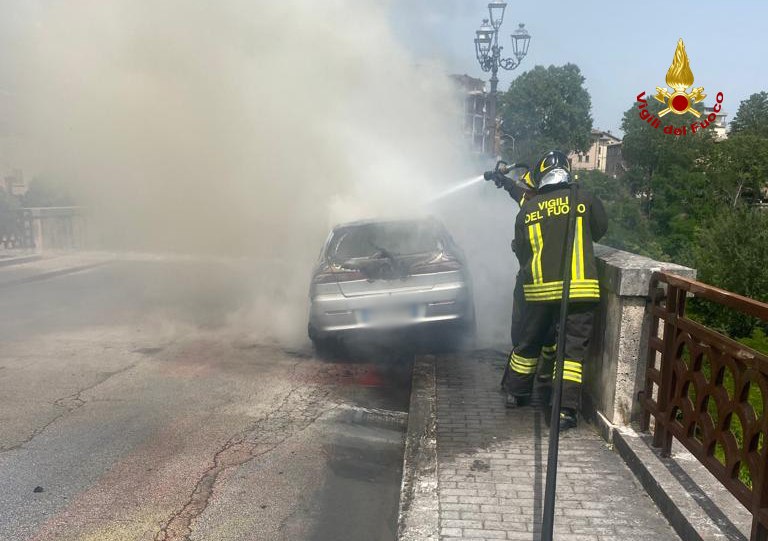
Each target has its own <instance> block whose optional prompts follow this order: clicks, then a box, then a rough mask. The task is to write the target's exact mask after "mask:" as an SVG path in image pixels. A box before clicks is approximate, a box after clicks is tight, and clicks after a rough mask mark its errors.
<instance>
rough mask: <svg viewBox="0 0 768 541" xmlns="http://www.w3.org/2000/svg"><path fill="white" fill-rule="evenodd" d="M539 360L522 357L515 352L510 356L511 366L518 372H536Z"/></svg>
mask: <svg viewBox="0 0 768 541" xmlns="http://www.w3.org/2000/svg"><path fill="white" fill-rule="evenodd" d="M538 362H539V360H538V359H532V358H529V357H521V356H520V355H517V354H516V353H514V352H513V353H512V354H511V355H510V356H509V367H510V368H511V369H512V370H514V371H515V372H517V373H518V374H535V373H536V365H537V364H538Z"/></svg>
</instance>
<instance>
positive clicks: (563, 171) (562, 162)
mask: <svg viewBox="0 0 768 541" xmlns="http://www.w3.org/2000/svg"><path fill="white" fill-rule="evenodd" d="M570 172H571V164H570V163H569V162H568V157H567V156H566V155H565V154H563V153H562V152H560V151H559V150H550V151H549V152H547V153H546V154H544V156H542V158H541V159H540V160H539V162H538V163H537V164H536V167H535V168H534V169H533V180H534V181H535V182H536V188H541V187H542V186H547V185H550V184H561V183H567V182H568V181H569V180H570Z"/></svg>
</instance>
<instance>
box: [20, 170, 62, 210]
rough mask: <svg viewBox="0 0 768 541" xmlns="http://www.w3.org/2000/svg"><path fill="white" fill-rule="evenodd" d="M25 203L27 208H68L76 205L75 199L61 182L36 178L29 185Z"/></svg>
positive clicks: (24, 198)
mask: <svg viewBox="0 0 768 541" xmlns="http://www.w3.org/2000/svg"><path fill="white" fill-rule="evenodd" d="M23 203H24V206H25V207H68V206H71V205H73V204H74V199H73V198H72V196H71V194H70V193H69V190H68V189H67V188H66V186H65V185H64V184H62V183H61V182H57V181H55V180H53V179H49V178H46V177H36V178H34V179H33V180H32V182H30V184H29V190H27V193H26V194H24V197H23Z"/></svg>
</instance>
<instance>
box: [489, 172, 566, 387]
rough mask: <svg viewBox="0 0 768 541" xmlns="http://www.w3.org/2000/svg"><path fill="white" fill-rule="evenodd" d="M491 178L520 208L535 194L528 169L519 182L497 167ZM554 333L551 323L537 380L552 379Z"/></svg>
mask: <svg viewBox="0 0 768 541" xmlns="http://www.w3.org/2000/svg"><path fill="white" fill-rule="evenodd" d="M520 167H524V168H525V169H528V166H522V165H520ZM486 178H488V177H486ZM491 178H492V179H493V181H494V183H495V184H496V187H497V188H503V189H504V190H506V191H507V193H509V196H510V197H511V198H512V199H513V200H514V201H515V202H517V204H518V205H520V207H521V208H522V206H523V204H525V201H526V199H530V198H531V197H533V196H534V195H536V187H535V185H534V182H533V179H532V176H531V172H530V171H526V172H525V174H523V176H522V177H520V182H515V181H514V180H512V179H511V178H508V177H506V176H504V174H502V173H501V172H500V171H499V168H498V167H497V169H496V171H494V172H493V177H491ZM512 251H516V250H515V240H514V239H513V240H512ZM521 270H522V267H521V268H520V270H519V271H518V273H517V278H516V279H515V289H514V293H513V299H512V325H511V327H510V337H511V339H512V344H513V345H514V344H517V343H519V341H520V332H521V328H522V323H523V319H524V318H525V297H524V296H523V280H522V277H521V272H520V271H521ZM554 335H555V328H554V325H553V326H552V327H551V329H550V331H549V337H548V338H547V340H546V345H545V346H544V347H543V348H542V351H541V361H542V366H541V368H540V369H539V376H538V377H539V381H542V382H548V381H549V380H551V379H552V368H553V367H554V363H555V336H554ZM509 370H510V367H509V363H506V364H505V366H504V375H503V376H502V378H501V388H502V390H504V389H505V388H506V382H507V378H508V377H509Z"/></svg>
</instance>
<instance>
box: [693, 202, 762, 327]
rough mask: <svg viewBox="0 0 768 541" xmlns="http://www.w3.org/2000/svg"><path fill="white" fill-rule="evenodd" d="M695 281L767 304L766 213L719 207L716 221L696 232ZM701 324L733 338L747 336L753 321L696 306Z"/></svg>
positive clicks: (704, 305)
mask: <svg viewBox="0 0 768 541" xmlns="http://www.w3.org/2000/svg"><path fill="white" fill-rule="evenodd" d="M697 241H698V242H697V246H696V266H697V268H698V271H699V279H700V280H701V281H703V282H706V283H708V284H714V285H716V286H718V287H721V288H723V289H727V290H728V291H733V292H734V293H738V294H740V295H744V296H746V297H750V298H753V299H757V300H760V301H763V302H766V301H768V265H766V261H768V260H767V259H766V255H768V212H765V211H763V210H760V209H756V208H749V207H741V208H737V209H731V208H729V207H727V206H724V207H723V210H722V212H721V213H720V215H719V216H718V219H717V220H714V221H712V222H711V223H710V224H709V227H706V228H699V230H698V232H697ZM697 304H698V306H697V311H698V312H699V313H700V314H701V315H702V316H703V317H704V319H705V321H707V323H709V324H710V325H713V326H715V327H717V328H719V329H722V330H724V331H726V332H728V333H729V334H731V335H733V336H737V337H743V336H750V335H751V334H752V333H753V330H754V329H755V325H756V321H755V320H754V319H753V318H751V317H748V316H745V315H743V314H741V313H739V312H737V311H735V310H727V309H723V308H722V307H720V306H719V305H714V304H711V303H707V302H699V303H697Z"/></svg>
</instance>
